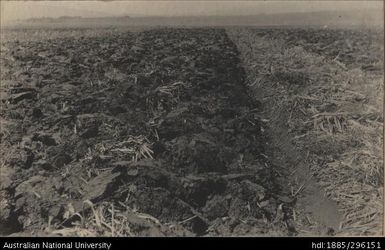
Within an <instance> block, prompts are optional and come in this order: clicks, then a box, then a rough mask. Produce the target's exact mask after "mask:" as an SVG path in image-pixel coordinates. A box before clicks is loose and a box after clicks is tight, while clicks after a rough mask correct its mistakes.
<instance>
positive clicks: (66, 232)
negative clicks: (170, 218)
mask: <svg viewBox="0 0 385 250" xmlns="http://www.w3.org/2000/svg"><path fill="white" fill-rule="evenodd" d="M64 217H65V218H66V219H67V220H69V219H73V218H74V217H76V220H74V222H72V226H70V227H68V226H66V227H64V226H62V224H63V223H61V224H57V225H51V223H50V222H49V223H48V227H47V228H46V229H45V232H46V233H48V234H49V235H52V236H81V237H123V236H125V237H127V236H137V233H136V231H135V224H137V223H141V221H142V223H143V224H144V225H145V224H146V223H145V222H144V221H147V222H149V223H152V224H157V225H160V222H159V220H158V219H156V218H154V217H152V216H151V215H148V214H144V213H140V212H138V211H136V210H135V209H131V208H129V207H128V206H126V205H124V204H123V203H119V204H118V205H114V204H113V203H110V202H103V203H101V204H97V205H96V204H93V203H92V202H91V201H89V200H86V201H84V207H83V211H82V212H80V213H75V212H74V209H73V207H72V206H68V207H67V211H66V213H65V216H64Z"/></svg>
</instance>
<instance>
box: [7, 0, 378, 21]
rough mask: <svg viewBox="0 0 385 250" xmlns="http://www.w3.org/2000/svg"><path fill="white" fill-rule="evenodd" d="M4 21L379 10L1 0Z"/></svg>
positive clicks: (314, 4) (313, 4)
mask: <svg viewBox="0 0 385 250" xmlns="http://www.w3.org/2000/svg"><path fill="white" fill-rule="evenodd" d="M0 3H1V16H2V17H1V19H2V21H5V22H6V21H9V20H16V19H28V18H33V17H60V16H82V17H101V16H122V15H129V16H196V15H205V16H212V15H214V16H215V15H224V16H228V15H256V14H262V13H266V14H270V13H287V12H311V11H324V10H373V9H375V10H379V11H381V10H382V8H383V2H382V1H381V0H378V1H376V0H374V1H373V0H372V1H311V0H307V1H293V0H292V1H290V0H286V1H229V0H228V1H186V0H184V1H159V0H158V1H148V0H137V1H3V0H2V1H1V2H0Z"/></svg>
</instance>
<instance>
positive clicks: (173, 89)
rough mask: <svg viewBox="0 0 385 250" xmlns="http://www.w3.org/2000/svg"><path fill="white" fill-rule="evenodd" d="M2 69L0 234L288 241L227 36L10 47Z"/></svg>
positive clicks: (183, 32)
mask: <svg viewBox="0 0 385 250" xmlns="http://www.w3.org/2000/svg"><path fill="white" fill-rule="evenodd" d="M1 60H2V63H1V64H2V65H3V66H4V68H3V69H2V73H1V79H2V82H3V84H2V95H1V98H2V104H1V107H2V109H1V119H2V129H1V161H2V162H1V163H2V167H1V178H2V182H1V191H0V195H1V199H2V204H1V210H2V212H1V214H0V222H1V224H0V225H1V229H2V230H1V231H2V233H3V234H11V233H13V235H25V234H27V235H30V234H32V235H55V234H61V235H63V234H64V235H84V234H85V235H119V233H120V234H121V235H139V236H146V235H150V236H172V235H174V236H175V235H178V236H183V235H198V236H201V235H213V236H215V235H220V236H224V235H254V236H255V235H269V236H272V235H293V234H295V232H296V230H295V228H294V227H293V226H292V223H291V220H292V216H291V215H289V212H291V209H290V208H291V207H292V206H293V204H294V202H295V199H294V198H293V197H292V196H291V195H290V193H289V190H288V189H287V188H286V187H284V186H282V184H284V182H282V181H281V179H283V178H284V177H282V173H281V174H280V173H279V171H280V170H279V169H278V168H276V166H274V164H272V163H271V162H270V161H269V160H268V159H267V158H266V156H265V151H266V149H269V147H266V145H267V143H268V142H267V140H268V138H267V137H266V136H265V135H264V133H262V131H261V128H262V126H261V112H262V111H263V106H262V105H261V102H259V101H257V100H255V99H254V98H251V97H250V96H249V91H248V89H247V87H246V85H245V84H244V80H245V72H244V70H243V68H242V66H241V62H240V60H239V57H238V51H237V48H236V47H235V46H234V44H233V43H232V42H231V41H230V40H229V38H228V37H227V35H226V32H225V30H223V29H157V30H151V31H143V32H138V33H129V32H123V33H114V34H97V35H95V36H78V37H76V38H74V37H59V38H58V37H53V38H52V39H48V40H46V41H45V40H39V41H31V40H18V39H16V40H10V41H9V42H4V44H3V46H2V58H1ZM118 215H119V216H120V217H118ZM123 215H124V216H123ZM87 218H91V219H89V220H87ZM123 220H124V223H125V224H124V223H123V222H122V221H123ZM87 222H88V223H89V224H87ZM118 225H121V226H122V227H123V226H124V225H126V227H125V229H124V230H123V229H118V228H119V227H118ZM127 228H129V230H127Z"/></svg>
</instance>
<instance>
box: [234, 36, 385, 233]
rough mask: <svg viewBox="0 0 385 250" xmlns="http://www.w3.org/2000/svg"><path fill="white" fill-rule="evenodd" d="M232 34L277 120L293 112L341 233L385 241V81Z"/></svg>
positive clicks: (297, 139)
mask: <svg viewBox="0 0 385 250" xmlns="http://www.w3.org/2000/svg"><path fill="white" fill-rule="evenodd" d="M232 32H233V33H234V34H232V36H235V37H238V40H240V41H241V42H239V43H238V46H239V47H240V48H241V50H243V52H244V54H245V55H249V56H248V57H247V58H246V60H248V62H247V64H248V65H250V68H251V69H252V70H251V71H252V72H254V73H253V74H252V76H250V79H249V80H248V81H249V82H250V83H251V84H250V85H252V86H254V87H257V88H262V89H263V88H265V89H269V88H270V89H274V93H272V95H271V96H272V98H275V99H276V100H277V101H276V102H275V103H276V104H277V105H276V106H275V107H274V110H275V111H276V112H275V113H277V114H278V113H281V112H280V111H282V110H286V111H287V112H288V122H287V125H288V127H289V131H291V134H292V136H293V142H294V144H295V145H296V146H297V147H298V148H299V150H301V149H303V150H307V149H308V150H309V151H310V155H309V159H310V161H311V162H313V166H312V170H313V171H314V172H315V173H316V176H317V178H318V181H319V183H320V184H321V185H322V186H323V187H324V188H325V190H326V193H327V194H328V196H329V197H330V198H331V199H333V200H335V201H337V203H338V204H339V207H340V208H341V211H342V213H343V215H344V219H343V221H342V222H341V226H340V232H339V233H340V234H342V235H378V234H381V233H382V230H383V228H382V221H383V174H384V172H383V171H384V170H383V153H382V149H383V101H384V100H383V90H384V84H383V80H384V78H383V75H375V74H372V73H370V72H364V71H362V70H361V69H360V68H354V67H353V68H352V67H348V66H346V65H344V64H343V63H341V62H340V61H338V58H337V59H336V58H335V59H333V60H331V59H327V58H324V57H322V56H320V55H317V54H313V53H310V52H308V51H306V50H305V49H304V48H302V47H298V46H296V47H287V46H286V45H285V41H284V40H283V39H282V40H281V39H275V40H270V39H267V38H264V37H261V36H260V35H258V34H256V33H253V32H250V31H247V30H238V31H234V30H233V31H232ZM242 41H243V42H242ZM382 67H383V65H382ZM269 98H270V97H269ZM304 131H305V132H304Z"/></svg>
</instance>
